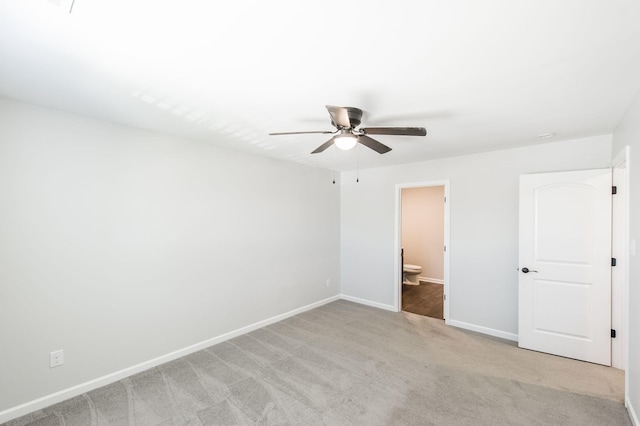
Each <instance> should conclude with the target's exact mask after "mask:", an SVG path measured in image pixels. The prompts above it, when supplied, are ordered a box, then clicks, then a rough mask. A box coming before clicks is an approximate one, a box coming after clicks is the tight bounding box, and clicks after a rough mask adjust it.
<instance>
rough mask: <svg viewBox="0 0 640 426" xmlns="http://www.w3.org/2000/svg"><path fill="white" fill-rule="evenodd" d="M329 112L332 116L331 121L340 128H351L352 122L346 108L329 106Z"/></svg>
mask: <svg viewBox="0 0 640 426" xmlns="http://www.w3.org/2000/svg"><path fill="white" fill-rule="evenodd" d="M327 111H329V115H330V116H331V120H332V121H333V122H334V123H335V124H336V126H338V127H345V128H347V129H348V128H350V127H351V121H350V120H349V112H348V111H347V109H346V108H344V107H339V106H334V105H327Z"/></svg>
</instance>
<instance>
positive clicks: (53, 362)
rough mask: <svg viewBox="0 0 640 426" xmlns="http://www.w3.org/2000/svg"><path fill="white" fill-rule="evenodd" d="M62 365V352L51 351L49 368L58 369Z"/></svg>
mask: <svg viewBox="0 0 640 426" xmlns="http://www.w3.org/2000/svg"><path fill="white" fill-rule="evenodd" d="M62 364H64V351H63V350H62V349H60V350H59V351H53V352H51V353H49V368H53V367H58V366H60V365H62Z"/></svg>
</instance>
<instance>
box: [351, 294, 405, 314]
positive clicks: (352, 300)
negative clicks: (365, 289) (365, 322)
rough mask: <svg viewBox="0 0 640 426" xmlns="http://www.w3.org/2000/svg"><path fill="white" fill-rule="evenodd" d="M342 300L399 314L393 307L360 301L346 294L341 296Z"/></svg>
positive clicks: (365, 300)
mask: <svg viewBox="0 0 640 426" xmlns="http://www.w3.org/2000/svg"><path fill="white" fill-rule="evenodd" d="M340 299H342V300H347V301H349V302H354V303H359V304H361V305H367V306H372V307H374V308H379V309H384V310H386V311H391V312H397V310H396V308H395V307H394V306H392V305H385V304H384V303H378V302H372V301H371V300H367V299H360V298H359V297H353V296H347V295H346V294H341V295H340Z"/></svg>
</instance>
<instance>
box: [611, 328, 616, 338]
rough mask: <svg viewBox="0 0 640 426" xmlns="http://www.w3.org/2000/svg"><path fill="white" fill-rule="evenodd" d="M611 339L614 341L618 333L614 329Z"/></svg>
mask: <svg viewBox="0 0 640 426" xmlns="http://www.w3.org/2000/svg"><path fill="white" fill-rule="evenodd" d="M611 338H612V339H615V338H616V331H615V330H614V329H613V328H612V329H611Z"/></svg>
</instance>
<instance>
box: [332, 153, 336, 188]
mask: <svg viewBox="0 0 640 426" xmlns="http://www.w3.org/2000/svg"><path fill="white" fill-rule="evenodd" d="M333 164H334V165H335V164H336V146H335V144H334V145H333ZM333 184H334V185H335V184H336V171H335V170H334V171H333Z"/></svg>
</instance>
